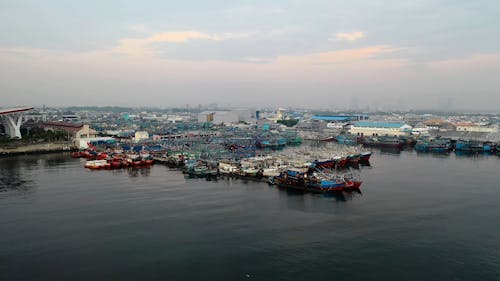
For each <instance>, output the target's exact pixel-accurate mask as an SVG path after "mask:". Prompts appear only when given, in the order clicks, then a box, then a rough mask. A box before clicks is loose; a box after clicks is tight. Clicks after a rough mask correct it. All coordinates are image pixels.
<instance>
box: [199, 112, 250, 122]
mask: <svg viewBox="0 0 500 281" xmlns="http://www.w3.org/2000/svg"><path fill="white" fill-rule="evenodd" d="M255 114H256V113H255V111H253V110H231V111H203V112H201V113H199V114H198V122H200V123H204V122H211V123H214V124H216V125H220V124H222V123H224V124H237V123H239V122H247V123H254V122H255V120H256V119H255Z"/></svg>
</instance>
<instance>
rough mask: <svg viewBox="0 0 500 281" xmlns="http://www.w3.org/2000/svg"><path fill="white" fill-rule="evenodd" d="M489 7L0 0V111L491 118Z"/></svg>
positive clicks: (495, 38) (493, 6)
mask: <svg viewBox="0 0 500 281" xmlns="http://www.w3.org/2000/svg"><path fill="white" fill-rule="evenodd" d="M499 15H500V1H498V0H489V1H485V0H475V1H470V0H467V1H464V0H447V1H443V0H414V1H401V0H384V1H376V0H350V1H335V0H325V1H315V0H303V1H299V0H297V1H269V0H267V1H260V0H256V1H243V0H232V1H219V0H212V1H192V0H184V1H100V0H99V1H98V0H86V1H62V0H61V1H50V0H46V1H24V0H16V1H5V0H0V107H8V106H20V105H25V106H39V105H42V104H45V105H53V106H73V105H117V106H158V107H171V106H185V105H186V104H189V105H191V106H197V105H198V104H209V103H217V104H219V105H232V106H240V107H242V106H252V107H255V106H294V107H317V108H321V109H328V108H331V109H338V108H353V109H356V108H360V109H365V108H370V109H377V108H393V109H405V110H410V109H445V110H450V109H453V110H457V109H467V110H493V111H496V112H499V111H500V90H499V89H500V16H499Z"/></svg>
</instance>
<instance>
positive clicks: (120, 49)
mask: <svg viewBox="0 0 500 281" xmlns="http://www.w3.org/2000/svg"><path fill="white" fill-rule="evenodd" d="M248 36H249V34H246V33H220V34H219V33H214V34H208V33H203V32H199V31H194V30H188V31H169V32H158V33H155V34H152V35H151V36H149V37H145V38H124V39H120V40H118V45H117V46H116V47H114V48H113V49H112V50H111V52H112V53H117V54H122V55H130V56H152V55H153V54H154V52H155V50H156V48H158V46H155V44H156V43H185V42H188V41H192V40H212V41H222V40H230V39H238V38H245V37H248Z"/></svg>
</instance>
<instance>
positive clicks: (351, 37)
mask: <svg viewBox="0 0 500 281" xmlns="http://www.w3.org/2000/svg"><path fill="white" fill-rule="evenodd" d="M335 37H336V38H337V39H339V40H345V41H356V40H358V39H361V38H364V37H365V34H364V33H363V32H361V31H356V32H351V33H344V32H340V33H337V34H335Z"/></svg>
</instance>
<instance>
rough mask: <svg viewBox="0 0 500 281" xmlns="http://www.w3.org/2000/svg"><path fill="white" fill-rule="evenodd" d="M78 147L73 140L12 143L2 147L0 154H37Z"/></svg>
mask: <svg viewBox="0 0 500 281" xmlns="http://www.w3.org/2000/svg"><path fill="white" fill-rule="evenodd" d="M74 149H76V147H75V145H74V144H73V143H72V142H57V143H37V144H26V145H22V144H12V145H5V146H2V147H0V155H16V154H36V153H48V152H61V151H70V150H74Z"/></svg>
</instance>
